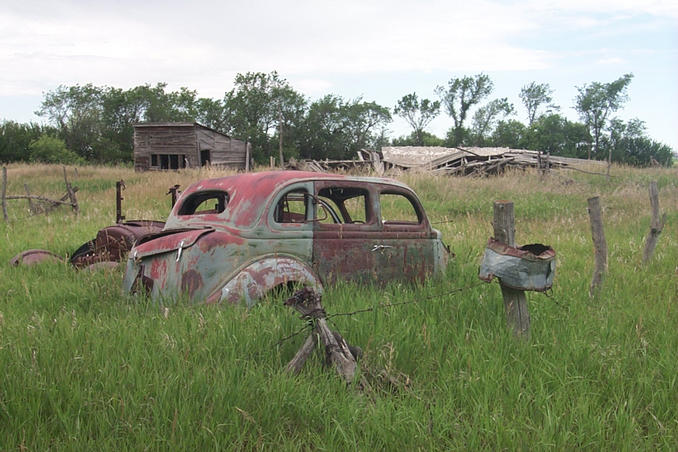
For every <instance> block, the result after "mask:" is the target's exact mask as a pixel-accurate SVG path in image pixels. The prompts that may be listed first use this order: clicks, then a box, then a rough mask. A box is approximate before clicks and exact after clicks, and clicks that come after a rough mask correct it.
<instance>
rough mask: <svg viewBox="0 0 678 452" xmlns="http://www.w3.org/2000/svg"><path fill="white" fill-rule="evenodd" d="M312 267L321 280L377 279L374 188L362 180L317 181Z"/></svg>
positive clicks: (376, 232) (378, 240)
mask: <svg viewBox="0 0 678 452" xmlns="http://www.w3.org/2000/svg"><path fill="white" fill-rule="evenodd" d="M314 185H315V197H314V201H315V202H314V209H315V210H314V215H315V218H314V236H313V268H314V270H315V271H316V273H317V274H318V276H319V277H320V279H321V280H322V281H323V283H325V284H327V283H334V282H336V281H337V280H346V281H355V282H373V281H378V280H379V274H380V273H381V271H380V269H379V262H380V257H379V254H378V253H375V251H373V250H374V249H375V247H376V246H377V245H378V244H379V243H380V228H381V227H380V225H379V222H378V220H377V211H376V202H377V201H376V196H377V195H376V192H375V191H374V190H373V188H371V187H370V184H367V183H365V182H354V181H336V180H335V181H332V180H330V181H316V182H315V184H314Z"/></svg>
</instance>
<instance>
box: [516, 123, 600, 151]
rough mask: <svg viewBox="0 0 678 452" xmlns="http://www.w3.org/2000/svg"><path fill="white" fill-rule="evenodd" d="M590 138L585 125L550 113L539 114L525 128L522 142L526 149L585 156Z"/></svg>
mask: <svg viewBox="0 0 678 452" xmlns="http://www.w3.org/2000/svg"><path fill="white" fill-rule="evenodd" d="M590 142H591V138H590V135H589V132H588V128H587V127H586V125H584V124H582V123H579V122H572V121H569V120H568V119H567V118H565V117H563V116H561V115H559V114H557V113H552V114H550V115H543V116H540V117H539V118H537V119H536V120H535V122H534V123H532V125H531V126H530V127H529V128H528V129H527V133H526V135H525V138H524V140H523V143H524V144H525V146H526V147H527V149H531V150H535V151H543V152H550V153H551V154H553V155H561V156H565V157H577V158H583V157H586V153H587V151H588V143H590Z"/></svg>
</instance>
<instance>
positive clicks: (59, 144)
mask: <svg viewBox="0 0 678 452" xmlns="http://www.w3.org/2000/svg"><path fill="white" fill-rule="evenodd" d="M29 150H30V155H31V161H34V162H42V163H68V164H72V163H82V162H83V159H82V158H80V157H79V156H78V155H77V154H76V153H74V152H71V151H69V150H68V149H67V148H66V143H65V142H64V141H63V140H62V139H60V138H57V137H53V136H49V135H42V136H41V137H40V138H38V139H37V140H35V141H32V142H31V144H30V145H29Z"/></svg>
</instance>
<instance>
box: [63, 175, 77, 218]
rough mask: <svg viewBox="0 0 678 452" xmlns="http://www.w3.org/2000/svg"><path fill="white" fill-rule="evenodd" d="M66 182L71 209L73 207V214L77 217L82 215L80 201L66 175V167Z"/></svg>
mask: <svg viewBox="0 0 678 452" xmlns="http://www.w3.org/2000/svg"><path fill="white" fill-rule="evenodd" d="M63 168H64V182H65V183H66V193H67V194H68V198H69V199H70V201H71V207H73V212H75V214H76V215H77V214H78V213H80V207H79V206H78V199H77V198H76V197H75V190H74V189H73V187H72V186H71V184H70V182H68V176H67V174H66V167H65V166H64V167H63Z"/></svg>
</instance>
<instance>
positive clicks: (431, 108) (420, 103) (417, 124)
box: [393, 93, 440, 146]
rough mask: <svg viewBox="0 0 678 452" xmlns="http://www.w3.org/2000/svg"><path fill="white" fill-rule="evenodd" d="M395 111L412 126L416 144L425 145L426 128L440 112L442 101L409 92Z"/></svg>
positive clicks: (399, 102)
mask: <svg viewBox="0 0 678 452" xmlns="http://www.w3.org/2000/svg"><path fill="white" fill-rule="evenodd" d="M393 112H394V113H395V114H396V115H398V116H400V117H402V118H403V119H405V121H407V123H408V124H409V125H410V127H412V130H413V132H412V134H413V136H414V137H415V143H414V145H415V146H423V145H424V129H425V128H426V126H428V125H429V124H430V123H431V121H433V120H434V119H435V117H436V116H438V113H440V101H438V100H436V101H433V102H432V101H430V100H429V99H421V100H419V98H418V97H417V93H411V94H407V95H405V96H403V97H402V99H400V100H399V101H398V103H397V104H396V106H395V108H394V109H393Z"/></svg>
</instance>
